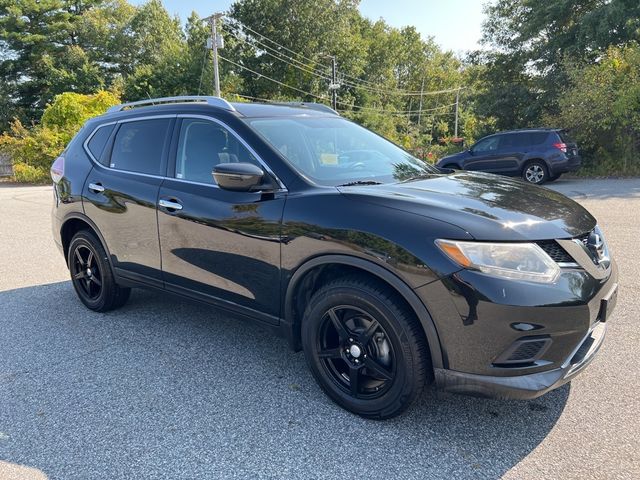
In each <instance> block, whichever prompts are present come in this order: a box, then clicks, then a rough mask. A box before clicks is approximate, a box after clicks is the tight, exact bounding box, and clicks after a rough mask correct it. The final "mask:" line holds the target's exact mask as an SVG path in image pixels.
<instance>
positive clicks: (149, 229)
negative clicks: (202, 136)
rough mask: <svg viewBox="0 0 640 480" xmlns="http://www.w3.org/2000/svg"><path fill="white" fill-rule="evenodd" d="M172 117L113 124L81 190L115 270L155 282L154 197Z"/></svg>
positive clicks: (159, 282) (159, 273) (157, 254)
mask: <svg viewBox="0 0 640 480" xmlns="http://www.w3.org/2000/svg"><path fill="white" fill-rule="evenodd" d="M174 123H175V115H170V116H154V117H144V118H132V119H126V120H122V121H120V122H117V123H114V124H112V126H111V129H112V130H111V133H110V139H109V141H108V143H107V145H106V146H105V147H104V148H103V149H102V150H101V151H100V153H99V152H98V151H97V149H96V150H95V151H94V152H92V153H91V155H92V157H93V158H94V160H95V163H94V167H93V169H92V170H91V172H90V173H89V176H88V177H87V180H86V182H85V185H84V191H83V197H84V208H85V213H86V215H87V216H89V218H91V220H93V221H94V223H95V224H96V225H97V227H98V229H99V230H100V233H101V234H102V236H103V237H104V239H105V242H106V244H107V248H108V250H109V253H110V255H111V260H112V263H113V266H114V268H115V270H116V273H117V274H118V275H121V276H125V277H128V278H133V279H135V280H138V281H143V282H145V283H149V284H152V285H157V286H160V285H162V271H161V268H160V261H161V260H160V244H159V240H158V224H157V217H156V203H157V200H158V191H159V189H160V185H161V183H162V181H163V178H164V175H165V172H166V164H167V154H168V147H169V143H170V135H171V132H172V128H173V125H174ZM96 135H104V132H100V131H99V130H98V131H96V132H95V133H94V134H93V136H96ZM93 136H92V137H93ZM91 140H92V138H89V140H88V141H87V143H86V144H85V146H86V147H88V148H89V147H90V145H91ZM97 155H98V156H97Z"/></svg>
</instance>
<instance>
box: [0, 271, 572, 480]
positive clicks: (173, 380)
mask: <svg viewBox="0 0 640 480" xmlns="http://www.w3.org/2000/svg"><path fill="white" fill-rule="evenodd" d="M0 338H2V339H3V347H2V349H0V405H2V408H1V409H0V458H3V459H4V460H6V461H8V462H13V463H16V464H23V465H29V466H32V467H35V468H38V469H40V470H42V471H43V472H44V473H46V474H47V475H49V476H51V477H52V478H91V477H92V473H95V472H107V471H108V472H111V478H142V477H147V476H149V475H152V472H161V475H160V476H163V477H165V478H212V477H215V476H220V475H221V476H225V475H228V476H233V477H234V478H305V479H308V478H338V477H341V478H345V477H347V476H348V477H354V476H363V477H366V478H388V477H393V478H394V479H398V478H419V479H424V478H479V477H481V478H499V477H500V476H502V475H503V474H504V473H505V472H507V471H508V470H510V469H511V468H512V467H514V466H515V465H517V464H518V462H519V461H520V460H522V459H523V458H524V457H526V456H527V455H528V454H529V453H530V452H531V451H532V450H533V449H535V448H536V447H537V446H538V445H539V444H540V443H541V442H542V441H543V440H544V439H545V437H546V436H547V435H548V433H549V431H550V430H551V429H552V428H553V427H554V425H555V423H556V422H557V420H558V418H559V417H560V415H561V413H562V411H563V409H564V406H565V404H566V402H567V399H568V396H569V391H570V388H569V386H565V387H563V388H561V389H559V390H556V391H554V392H551V393H550V394H548V395H545V396H544V397H542V398H540V399H537V400H533V401H496V400H486V399H477V398H471V397H463V396H456V395H449V394H444V393H441V392H437V391H435V390H434V389H432V388H429V389H427V391H426V392H425V394H424V395H423V396H422V397H421V398H420V399H419V401H418V402H417V403H416V405H414V407H413V408H412V409H411V410H410V411H409V412H407V413H406V414H404V415H402V416H400V417H398V418H395V419H391V420H387V421H382V422H379V421H372V420H365V419H362V418H360V417H358V416H355V415H353V414H350V413H349V412H346V411H344V410H342V409H340V408H339V407H337V406H336V405H335V404H334V403H332V402H331V401H330V400H329V399H328V398H327V397H326V396H325V395H324V394H323V393H322V391H321V390H320V388H319V387H318V386H317V385H316V383H315V382H314V380H313V378H312V377H311V375H310V373H309V372H308V370H307V368H306V364H305V360H304V355H303V354H302V353H294V352H291V351H290V350H289V349H288V347H287V344H286V342H285V341H284V340H282V339H279V338H277V337H275V336H273V335H272V334H270V333H269V332H268V331H267V329H266V328H263V327H262V326H260V325H257V324H255V323H253V322H250V321H245V320H243V319H241V318H234V317H231V316H230V315H229V314H227V313H225V312H221V311H216V310H215V309H213V308H212V307H209V306H206V305H202V304H194V303H189V302H186V301H183V300H181V299H177V298H175V297H172V296H168V295H166V294H163V293H157V292H149V291H138V290H136V291H134V293H133V295H132V298H131V300H130V302H129V303H128V304H127V305H125V307H123V308H122V309H120V310H118V311H114V312H110V313H107V314H98V313H93V312H89V311H88V310H86V309H85V308H84V307H83V306H82V305H81V304H80V302H79V301H78V300H77V299H76V297H75V294H74V292H73V288H72V287H71V285H70V283H69V282H60V283H54V284H49V285H39V286H33V287H27V288H22V289H17V290H9V291H4V292H0Z"/></svg>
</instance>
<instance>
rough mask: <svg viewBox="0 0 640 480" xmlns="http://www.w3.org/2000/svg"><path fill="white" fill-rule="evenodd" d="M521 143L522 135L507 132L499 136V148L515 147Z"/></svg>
mask: <svg viewBox="0 0 640 480" xmlns="http://www.w3.org/2000/svg"><path fill="white" fill-rule="evenodd" d="M521 145H522V135H520V134H517V133H509V134H507V135H502V136H501V137H500V148H501V149H504V148H515V147H519V146H521Z"/></svg>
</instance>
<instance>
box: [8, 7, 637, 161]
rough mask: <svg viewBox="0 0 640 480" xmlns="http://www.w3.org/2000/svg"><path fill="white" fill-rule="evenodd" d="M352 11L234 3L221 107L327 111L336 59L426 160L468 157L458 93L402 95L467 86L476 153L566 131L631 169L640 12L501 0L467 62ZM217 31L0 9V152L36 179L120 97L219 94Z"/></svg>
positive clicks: (363, 117) (144, 12)
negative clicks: (296, 104)
mask: <svg viewBox="0 0 640 480" xmlns="http://www.w3.org/2000/svg"><path fill="white" fill-rule="evenodd" d="M358 7H359V1H358V0H315V1H313V2H311V1H309V0H236V2H235V3H234V4H233V5H232V6H231V8H230V13H229V15H228V16H227V17H226V18H224V19H223V20H222V22H221V23H222V31H223V35H224V37H225V48H224V49H223V50H222V52H221V53H222V56H223V57H224V58H226V59H228V60H231V61H232V62H234V63H235V64H237V65H240V66H237V65H233V64H232V63H230V62H228V61H225V60H224V59H221V62H220V72H221V80H222V91H223V93H224V95H225V96H226V97H227V98H229V99H236V100H238V99H243V98H244V97H243V96H236V94H238V95H244V96H250V97H256V98H260V99H267V100H273V101H294V100H295V101H318V102H323V103H326V104H328V103H329V97H330V93H329V79H330V76H331V68H330V65H331V60H330V56H334V57H335V58H336V61H337V65H338V72H339V80H340V83H341V86H340V88H339V90H338V102H339V103H338V109H339V110H340V111H341V113H342V114H343V115H345V116H347V117H348V118H351V119H353V120H355V121H357V122H359V123H361V124H363V125H365V126H367V127H369V128H371V129H373V130H375V131H376V132H378V133H380V134H381V135H383V136H385V137H387V138H389V139H391V140H392V141H394V142H396V143H397V144H399V145H401V146H403V147H404V148H406V149H408V150H410V151H412V152H415V153H416V154H417V155H418V156H420V157H421V158H425V159H427V160H434V159H436V158H439V157H440V156H441V155H443V154H445V153H449V152H451V151H456V150H459V149H460V148H461V147H460V146H459V145H457V144H453V143H452V141H451V140H452V137H453V136H454V118H455V117H454V108H453V106H452V105H451V104H452V103H454V100H455V93H453V92H448V93H441V94H437V95H425V96H424V97H423V98H422V99H420V97H419V96H418V95H404V94H402V93H403V92H404V93H406V92H407V91H410V92H419V91H421V90H424V91H425V92H432V91H440V90H450V89H455V88H457V87H459V86H464V87H465V89H464V90H463V91H462V92H461V96H460V109H459V126H458V136H460V137H463V138H464V139H465V143H466V144H467V145H469V144H471V143H473V141H474V140H475V139H477V138H480V137H482V136H484V135H486V134H489V133H493V132H495V131H496V130H506V129H514V128H520V127H537V126H545V125H548V126H560V127H572V129H573V134H574V136H575V137H576V138H577V139H578V141H579V142H580V145H581V147H582V148H583V152H584V153H585V155H586V161H587V166H588V169H589V171H593V172H602V171H605V170H607V171H611V170H615V171H621V172H634V171H637V169H638V163H640V160H639V159H638V146H637V115H638V109H637V84H638V79H637V70H638V64H637V61H636V57H635V55H636V53H634V52H635V51H637V47H636V46H635V44H634V43H633V42H634V41H637V40H640V3H639V2H638V0H608V1H603V0H556V1H551V2H549V1H547V0H493V1H492V2H491V3H489V4H488V6H487V8H486V12H487V21H486V23H485V25H484V37H483V42H484V44H485V46H486V47H487V48H485V49H483V50H482V51H479V52H473V53H471V54H469V55H468V56H467V58H465V59H464V60H461V59H459V58H457V57H456V56H455V55H454V54H453V53H452V52H447V51H443V50H442V49H441V48H440V47H439V46H438V45H437V44H436V43H435V42H434V40H433V38H429V37H427V38H423V37H421V36H420V34H419V33H418V32H417V31H416V29H415V28H414V27H404V28H394V27H391V26H390V25H388V24H387V23H386V22H385V21H384V20H382V19H380V20H375V21H372V20H370V19H367V18H365V17H363V16H362V15H361V14H360V12H359V9H358ZM237 22H241V24H243V25H245V26H247V27H248V29H247V28H244V27H241V26H239V24H238V23H237ZM260 34H263V35H265V36H266V37H268V39H271V40H273V41H274V42H275V43H272V42H271V41H270V40H265V38H263V37H261V36H260ZM209 35H210V27H209V26H208V25H207V24H206V23H205V22H203V21H202V19H201V18H199V17H198V15H196V14H195V13H193V14H192V15H191V16H190V17H189V19H188V20H187V22H186V25H184V26H182V25H181V24H180V21H179V19H178V18H176V17H172V16H171V15H170V14H169V13H168V12H167V11H166V9H165V8H164V7H163V5H162V2H161V0H148V1H147V2H146V3H143V4H141V5H137V6H134V5H131V4H129V3H128V2H127V1H126V0H0V78H2V79H3V82H0V132H3V131H4V132H7V133H6V134H5V135H4V136H2V137H1V138H0V147H1V148H4V149H17V150H15V152H16V156H15V157H16V158H18V159H24V160H18V162H19V163H22V164H25V165H30V166H33V167H34V168H38V165H39V164H38V163H37V162H38V161H42V162H43V163H42V164H43V165H44V164H46V163H47V162H49V161H50V159H51V158H52V156H51V155H53V154H52V153H51V152H53V151H56V150H59V149H60V148H61V145H63V144H64V143H66V142H67V141H68V140H69V139H70V138H71V136H72V135H73V133H74V132H75V131H76V130H77V129H78V128H79V126H80V125H81V124H82V123H83V122H84V121H85V120H86V119H87V118H90V117H91V116H93V115H96V114H97V113H99V112H101V111H102V110H103V109H104V108H106V106H108V105H110V104H112V103H114V102H115V101H117V100H116V97H118V96H120V97H122V98H123V100H126V101H133V100H139V99H143V98H152V97H160V96H172V95H185V94H187V95H193V94H212V93H213V69H212V66H211V63H212V62H211V51H210V50H207V49H205V48H204V46H205V42H206V40H207V38H208V37H209ZM277 45H281V46H282V47H280V46H277ZM616 62H620V64H621V65H623V66H625V67H624V68H623V67H619V68H618V67H615V65H616ZM291 63H293V64H295V65H296V66H293V65H291ZM243 67H245V68H243ZM296 67H298V68H296ZM247 69H250V70H253V71H255V72H259V75H257V74H255V73H252V72H251V71H249V70H247ZM634 69H635V70H634ZM268 77H270V78H272V79H276V80H278V81H279V82H281V83H280V84H278V83H274V82H273V81H271V80H269V78H268ZM634 82H635V83H634ZM287 85H288V86H287ZM105 90H106V91H110V92H116V93H114V94H108V93H107V92H106V91H105ZM65 92H72V93H65ZM94 92H100V93H98V94H97V95H96V96H95V97H86V96H85V95H87V94H92V93H94ZM61 94H63V95H61ZM109 95H111V96H109ZM54 98H55V99H56V100H55V102H53V100H54ZM52 102H53V103H52ZM49 104H51V106H50V107H49V108H48V109H47V111H46V112H45V107H46V106H47V105H49ZM420 108H421V109H422V112H421V113H417V110H419V109H420ZM634 108H635V110H634ZM407 112H410V113H407ZM40 118H42V124H41V125H38V126H36V127H33V128H32V129H31V130H29V129H26V128H25V127H24V125H31V124H35V123H37V122H38V121H39V120H40ZM16 139H21V140H20V141H19V142H18V143H15V142H16V141H17V140H16ZM20 149H23V150H20ZM38 158H39V159H41V160H37V159H38Z"/></svg>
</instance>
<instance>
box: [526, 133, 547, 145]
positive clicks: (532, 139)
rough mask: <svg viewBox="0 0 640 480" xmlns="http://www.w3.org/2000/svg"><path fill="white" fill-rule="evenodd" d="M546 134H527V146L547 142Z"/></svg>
mask: <svg viewBox="0 0 640 480" xmlns="http://www.w3.org/2000/svg"><path fill="white" fill-rule="evenodd" d="M548 136H549V133H548V132H531V133H530V134H529V145H540V144H542V143H544V142H546V141H547V137H548Z"/></svg>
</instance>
